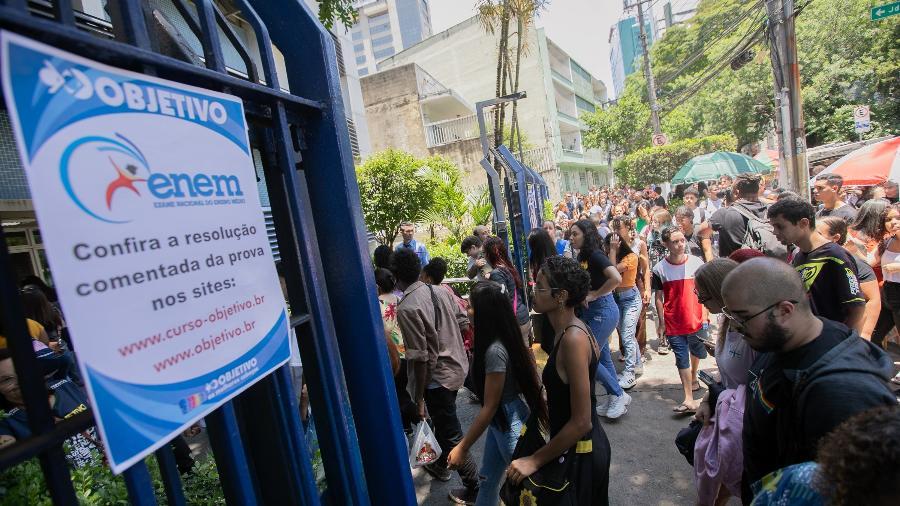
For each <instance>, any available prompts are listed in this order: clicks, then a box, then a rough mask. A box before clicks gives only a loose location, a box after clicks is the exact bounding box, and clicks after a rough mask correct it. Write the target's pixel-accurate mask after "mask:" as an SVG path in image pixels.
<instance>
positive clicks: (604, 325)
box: [581, 294, 624, 396]
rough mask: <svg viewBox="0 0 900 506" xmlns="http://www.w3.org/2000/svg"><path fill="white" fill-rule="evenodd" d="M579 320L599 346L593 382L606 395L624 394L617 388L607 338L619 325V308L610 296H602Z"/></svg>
mask: <svg viewBox="0 0 900 506" xmlns="http://www.w3.org/2000/svg"><path fill="white" fill-rule="evenodd" d="M581 319H582V321H584V323H586V324H587V325H588V327H590V328H591V332H593V333H594V338H595V339H597V344H599V345H600V363H599V364H598V365H597V373H596V374H595V376H594V381H599V382H600V384H601V385H603V388H605V389H606V393H608V394H612V395H615V396H619V395H622V394H623V393H624V392H623V391H622V387H620V386H619V379H618V378H617V377H616V367H615V366H614V365H613V361H612V355H611V354H610V352H609V336H610V334H612V331H613V329H614V328H616V325H618V323H619V306H617V305H616V301H615V300H613V296H612V294H609V295H604V296H603V297H600V298H599V299H597V300H595V301H594V302H591V303H590V304H588V307H587V309H583V310H582V311H581Z"/></svg>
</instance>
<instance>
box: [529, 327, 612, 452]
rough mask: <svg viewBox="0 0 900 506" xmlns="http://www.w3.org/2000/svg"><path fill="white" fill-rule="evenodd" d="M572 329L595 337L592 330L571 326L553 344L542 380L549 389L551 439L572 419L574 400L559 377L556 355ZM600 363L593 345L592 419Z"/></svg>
mask: <svg viewBox="0 0 900 506" xmlns="http://www.w3.org/2000/svg"><path fill="white" fill-rule="evenodd" d="M572 327H577V328H579V329H581V330H583V331H585V336H586V338H587V339H590V340H591V341H594V337H593V336H592V335H591V331H590V329H585V328H584V327H581V326H580V325H569V326H568V327H566V328H565V329H564V330H563V331H562V332H561V333H560V334H559V337H557V338H556V342H555V343H553V351H552V352H551V353H550V357H549V358H548V359H547V365H546V366H544V372H543V373H542V374H541V379H542V380H543V382H544V388H546V389H547V411H548V414H549V415H550V437H553V436H555V435H556V434H557V433H558V432H559V431H560V430H562V428H563V426H564V425H565V424H566V423H567V422H568V421H569V419H570V418H571V417H572V399H571V396H570V394H569V385H567V384H566V383H563V380H562V378H560V377H559V372H557V370H556V355H557V351H558V350H559V343H560V341H562V336H563V335H565V333H566V331H567V330H569V329H570V328H572ZM599 361H600V357H599V356H598V354H597V353H595V352H594V346H593V343H592V344H591V360H590V363H589V364H588V378H589V379H590V385H591V418H592V419H593V418H594V415H593V414H594V413H595V412H596V400H595V398H594V374H595V372H596V370H597V364H598V363H599Z"/></svg>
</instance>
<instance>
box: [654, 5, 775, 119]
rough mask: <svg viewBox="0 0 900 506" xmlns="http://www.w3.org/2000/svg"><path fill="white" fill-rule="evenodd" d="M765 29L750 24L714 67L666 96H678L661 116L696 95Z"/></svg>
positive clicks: (757, 21)
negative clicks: (748, 29) (748, 28)
mask: <svg viewBox="0 0 900 506" xmlns="http://www.w3.org/2000/svg"><path fill="white" fill-rule="evenodd" d="M760 20H761V17H758V18H757V19H756V20H755V22H754V23H753V25H757V23H759V21H760ZM765 29H766V25H765V23H762V24H759V25H758V26H757V27H756V29H755V30H754V29H753V28H752V26H751V29H750V31H748V32H747V33H746V34H745V35H744V36H743V37H742V38H741V40H740V41H738V43H737V44H735V45H734V46H732V48H731V49H730V50H728V51H726V52H725V54H723V55H722V56H721V57H720V58H721V59H720V60H719V61H718V62H717V64H716V66H715V67H713V68H712V69H711V70H709V69H707V71H704V73H703V74H701V75H700V76H698V77H697V78H696V79H695V80H694V81H693V82H692V83H691V84H689V85H688V86H687V87H685V88H684V89H682V90H680V91H679V92H677V93H675V94H673V95H671V96H669V97H667V99H669V100H672V99H675V97H678V98H677V99H675V101H674V102H669V103H667V104H666V105H667V107H666V108H665V109H666V112H664V113H663V116H665V115H667V114H668V113H669V112H671V111H673V110H674V109H676V108H677V107H678V106H680V105H681V104H683V103H684V102H686V101H687V100H689V99H690V98H691V97H693V96H694V95H696V94H697V93H698V92H699V91H700V90H701V89H702V88H703V87H704V86H705V85H706V83H708V82H709V81H711V80H712V79H713V78H715V77H716V76H717V75H719V74H720V73H721V72H722V71H723V70H724V69H725V67H727V66H728V65H729V64H730V63H731V60H732V59H733V58H734V57H735V56H737V55H740V54H743V53H744V52H745V51H746V50H747V49H749V48H750V47H751V46H752V45H753V44H755V43H756V42H758V41H759V40H761V35H762V34H763V33H764V31H765Z"/></svg>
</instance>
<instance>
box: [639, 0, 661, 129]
mask: <svg viewBox="0 0 900 506" xmlns="http://www.w3.org/2000/svg"><path fill="white" fill-rule="evenodd" d="M644 1H646V0H638V1H637V2H636V4H637V11H638V27H639V29H640V33H641V49H642V51H643V52H644V78H645V79H646V80H647V97H648V98H649V100H650V120H651V122H652V124H653V134H654V135H658V134H661V133H662V128H661V127H660V124H659V106H658V105H656V82H655V81H654V80H653V70H652V69H651V68H650V53H649V51H648V50H647V30H646V29H645V28H644V5H643V4H644ZM650 17H651V18H652V17H653V12H650Z"/></svg>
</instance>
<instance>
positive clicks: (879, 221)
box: [850, 199, 890, 241]
mask: <svg viewBox="0 0 900 506" xmlns="http://www.w3.org/2000/svg"><path fill="white" fill-rule="evenodd" d="M888 205H890V202H888V201H887V200H884V199H873V200H867V201H866V202H865V203H864V204H863V205H862V206H860V208H859V212H858V213H856V219H854V220H853V223H851V224H850V230H853V231H855V232H861V233H862V234H863V235H865V236H866V238H867V239H871V240H875V241H880V240H881V239H882V237H881V236H879V235H878V232H879V230H881V229H882V228H883V227H884V216H883V214H884V210H885V209H887V207H888Z"/></svg>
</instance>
